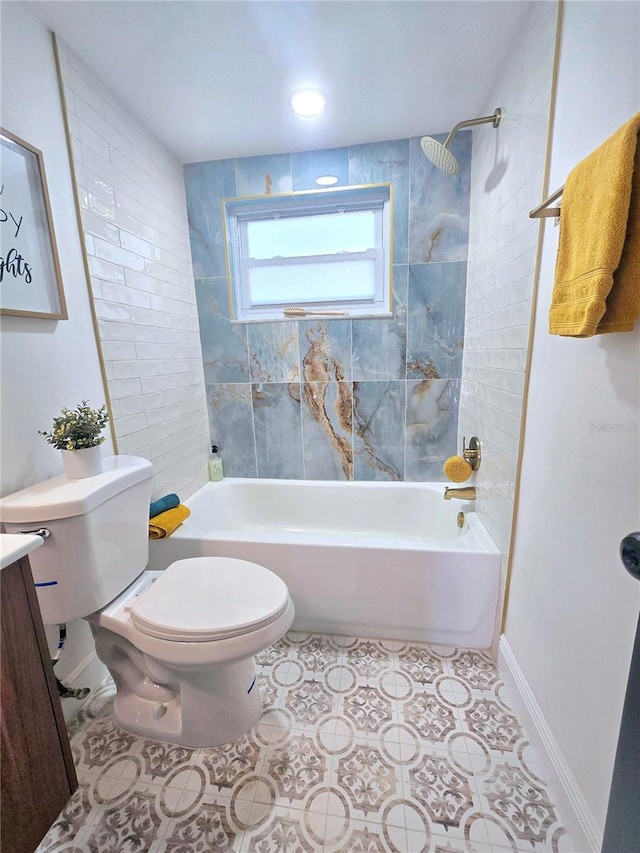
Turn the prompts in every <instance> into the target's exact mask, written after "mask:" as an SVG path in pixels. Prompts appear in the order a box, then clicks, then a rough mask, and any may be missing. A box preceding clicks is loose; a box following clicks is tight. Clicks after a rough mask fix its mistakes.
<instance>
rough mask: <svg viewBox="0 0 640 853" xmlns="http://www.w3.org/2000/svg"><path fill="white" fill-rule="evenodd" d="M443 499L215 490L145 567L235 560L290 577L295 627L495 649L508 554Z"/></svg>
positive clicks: (375, 491) (373, 488)
mask: <svg viewBox="0 0 640 853" xmlns="http://www.w3.org/2000/svg"><path fill="white" fill-rule="evenodd" d="M443 492H444V485H443V484H441V483H380V482H376V483H369V482H364V483H363V482H357V483H353V482H350V483H338V482H325V481H322V482H318V481H303V480H253V479H233V478H228V479H226V480H223V481H222V482H220V483H208V484H207V485H206V486H204V487H203V488H202V489H200V490H199V491H198V492H197V493H196V494H195V495H193V497H191V498H190V499H189V500H188V501H186V503H187V505H188V506H189V507H190V509H191V516H190V517H189V518H188V519H187V521H186V522H185V523H184V524H183V525H182V526H181V527H180V528H179V529H178V530H177V531H176V532H175V533H174V534H173V535H172V536H171V537H170V538H169V539H163V540H156V541H152V542H151V543H150V559H149V567H150V568H152V569H164V568H166V567H167V566H168V565H169V564H170V563H172V562H174V561H175V560H179V559H184V558H185V557H191V556H194V557H195V556H226V557H239V558H241V559H245V560H250V561H252V562H255V563H259V564H260V565H263V566H266V567H267V568H268V569H271V571H273V572H275V573H276V574H277V575H279V576H280V577H281V578H282V579H283V580H284V581H285V582H286V584H287V585H288V587H289V591H290V593H291V596H292V598H293V601H294V604H295V608H296V619H295V622H294V624H293V627H294V629H295V630H299V631H313V632H320V633H332V634H347V635H351V636H362V637H378V638H387V639H398V640H419V641H423V642H430V643H440V644H446V645H459V646H468V647H475V648H483V647H487V646H489V645H490V644H491V642H492V640H493V631H494V623H495V617H496V606H497V599H498V585H499V575H500V553H499V551H498V549H497V548H496V546H495V545H494V543H493V541H492V540H491V538H490V537H489V535H488V534H487V532H486V530H485V529H484V527H483V526H482V524H481V523H480V521H479V519H478V518H477V516H476V514H475V513H474V512H473V511H470V512H469V511H467V510H472V509H473V505H471V504H467V503H463V502H461V501H451V502H449V501H445V500H444V499H443ZM460 510H464V511H465V521H464V527H463V528H462V529H460V528H458V526H457V523H456V516H457V514H458V512H459V511H460Z"/></svg>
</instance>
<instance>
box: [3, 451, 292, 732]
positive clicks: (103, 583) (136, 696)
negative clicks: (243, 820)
mask: <svg viewBox="0 0 640 853" xmlns="http://www.w3.org/2000/svg"><path fill="white" fill-rule="evenodd" d="M151 476H152V467H151V463H150V462H147V460H146V459H138V458H136V457H133V456H112V457H109V458H107V459H104V460H103V472H102V473H101V474H98V475H96V476H95V477H89V478H87V479H83V480H68V479H66V477H64V476H61V477H56V478H54V479H53V480H47V482H45V483H40V484H38V485H36V486H31V487H30V488H27V489H23V490H22V491H20V492H15V493H14V494H12V495H9V496H8V497H5V498H2V499H1V500H0V521H2V522H3V523H4V526H5V529H6V530H7V532H9V533H16V532H20V531H27V530H29V531H31V530H33V529H34V528H39V527H45V528H47V529H48V530H50V531H51V536H50V537H49V538H48V539H47V540H46V541H45V542H44V544H43V545H42V547H40V548H38V549H37V550H36V551H33V552H32V553H31V554H30V555H29V560H30V562H31V568H32V570H33V577H34V581H35V583H36V588H37V592H38V600H39V603H40V609H41V611H42V619H43V622H45V624H57V623H61V622H71V621H73V620H74V619H81V618H86V619H87V620H88V621H89V623H90V625H91V628H92V631H93V634H94V637H95V643H96V652H97V654H98V656H99V657H100V659H101V660H102V661H103V662H104V663H105V664H106V665H107V667H108V668H109V671H110V672H111V674H112V676H113V678H114V681H115V682H116V686H117V694H116V698H115V703H114V713H115V717H116V720H117V721H118V723H119V724H120V725H121V726H122V727H123V728H124V729H127V730H128V731H130V732H133V733H135V734H140V735H144V736H146V737H152V738H156V739H158V740H164V741H171V742H173V743H178V744H182V745H184V746H215V745H218V744H222V743H227V742H228V741H231V740H234V739H235V738H238V737H240V736H241V735H243V734H244V733H245V732H247V731H248V730H249V729H250V728H251V726H253V725H254V724H255V723H256V722H257V720H258V719H259V717H260V714H261V712H262V699H261V696H260V690H259V688H258V686H257V684H256V673H255V666H254V662H253V655H255V654H257V653H258V652H260V651H262V650H263V649H265V648H266V647H267V646H270V645H271V644H272V643H274V642H276V641H277V640H279V639H280V637H282V636H283V634H284V633H285V632H286V631H287V630H288V629H289V627H290V626H291V623H292V622H293V616H294V608H293V603H292V601H291V599H290V597H289V591H288V589H287V587H286V584H285V583H284V582H283V581H282V580H281V579H280V578H279V577H277V575H275V574H273V572H270V571H268V569H265V568H263V567H262V566H258V565H256V564H255V563H249V562H247V561H245V560H236V559H232V558H228V557H194V558H192V559H188V560H179V561H178V562H175V563H172V565H170V566H169V568H168V569H166V570H165V571H162V572H155V571H145V567H146V565H147V560H148V556H149V539H148V517H149V499H150V494H151Z"/></svg>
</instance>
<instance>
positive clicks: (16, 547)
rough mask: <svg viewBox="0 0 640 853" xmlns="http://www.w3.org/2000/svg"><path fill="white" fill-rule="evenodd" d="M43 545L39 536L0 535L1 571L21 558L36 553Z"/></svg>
mask: <svg viewBox="0 0 640 853" xmlns="http://www.w3.org/2000/svg"><path fill="white" fill-rule="evenodd" d="M41 545H42V539H41V538H40V537H39V536H30V535H28V534H25V533H0V559H1V563H0V569H4V568H5V567H6V566H10V565H11V563H15V562H16V560H19V559H20V557H24V556H25V554H29V553H30V552H31V551H35V550H36V548H39V547H40V546H41Z"/></svg>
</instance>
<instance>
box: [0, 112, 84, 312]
mask: <svg viewBox="0 0 640 853" xmlns="http://www.w3.org/2000/svg"><path fill="white" fill-rule="evenodd" d="M0 314H13V315H16V316H21V317H43V318H45V319H49V320H66V319H67V306H66V303H65V298H64V290H63V287H62V277H61V275H60V264H59V261H58V252H57V249H56V240H55V233H54V230H53V220H52V217H51V207H50V205H49V193H48V191H47V180H46V177H45V171H44V162H43V158H42V152H41V151H39V150H38V149H37V148H34V147H33V146H32V145H29V143H28V142H25V141H24V140H23V139H20V138H19V137H17V136H15V135H14V134H13V133H10V132H9V131H7V130H4V129H3V128H0Z"/></svg>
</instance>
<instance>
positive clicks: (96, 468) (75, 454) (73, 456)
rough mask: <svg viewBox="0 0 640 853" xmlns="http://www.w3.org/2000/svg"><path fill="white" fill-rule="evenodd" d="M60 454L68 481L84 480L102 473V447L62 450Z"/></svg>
mask: <svg viewBox="0 0 640 853" xmlns="http://www.w3.org/2000/svg"><path fill="white" fill-rule="evenodd" d="M60 453H62V464H63V465H64V473H65V475H66V477H67V480H83V479H84V478H85V477H95V475H96V474H100V473H101V472H102V452H101V450H100V445H96V446H95V447H84V448H83V449H82V450H61V451H60Z"/></svg>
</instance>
